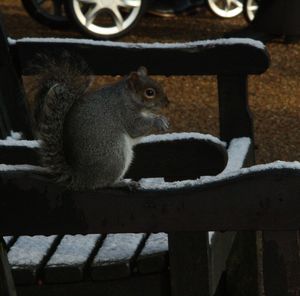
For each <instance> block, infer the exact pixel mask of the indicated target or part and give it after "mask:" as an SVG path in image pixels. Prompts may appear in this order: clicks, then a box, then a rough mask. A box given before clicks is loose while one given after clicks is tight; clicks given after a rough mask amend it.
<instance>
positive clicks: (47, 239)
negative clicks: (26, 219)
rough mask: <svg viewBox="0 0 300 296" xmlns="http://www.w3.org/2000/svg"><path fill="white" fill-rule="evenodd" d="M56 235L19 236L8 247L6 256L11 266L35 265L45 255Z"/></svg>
mask: <svg viewBox="0 0 300 296" xmlns="http://www.w3.org/2000/svg"><path fill="white" fill-rule="evenodd" d="M56 237H57V236H56V235H51V236H43V235H36V236H21V237H19V238H18V240H17V241H16V242H15V243H14V245H13V246H12V247H11V248H10V250H9V252H8V254H7V256H8V261H9V263H10V265H11V266H12V268H13V269H14V268H17V267H18V266H36V265H38V264H39V263H41V261H42V260H43V258H44V257H45V256H46V254H47V252H48V250H49V248H50V247H51V245H52V243H53V242H54V240H55V238H56Z"/></svg>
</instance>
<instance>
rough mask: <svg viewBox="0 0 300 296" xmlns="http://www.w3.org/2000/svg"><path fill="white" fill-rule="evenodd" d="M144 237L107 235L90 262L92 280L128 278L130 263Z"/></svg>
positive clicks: (141, 234) (132, 234) (138, 235)
mask: <svg viewBox="0 0 300 296" xmlns="http://www.w3.org/2000/svg"><path fill="white" fill-rule="evenodd" d="M145 237H146V234H144V233H137V234H136V233H122V234H108V235H107V237H106V239H105V240H104V242H103V245H102V247H101V248H100V249H99V251H98V253H97V254H96V256H95V258H94V260H93V262H92V265H91V275H92V278H93V279H94V280H106V279H115V278H122V277H127V276H129V275H130V274H131V262H132V260H133V258H134V257H135V255H136V254H137V252H138V250H139V248H140V246H141V244H142V242H143V240H144V239H145Z"/></svg>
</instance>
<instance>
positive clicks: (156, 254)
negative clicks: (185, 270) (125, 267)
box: [137, 232, 168, 274]
mask: <svg viewBox="0 0 300 296" xmlns="http://www.w3.org/2000/svg"><path fill="white" fill-rule="evenodd" d="M167 252H168V235H167V234H166V233H163V232H161V233H152V234H150V236H149V238H148V239H147V241H146V244H145V246H144V248H143V250H142V251H141V253H140V255H139V256H138V258H137V268H138V271H139V272H140V273H142V274H146V273H153V272H160V271H162V270H164V269H165V268H166V266H167V261H168V258H167Z"/></svg>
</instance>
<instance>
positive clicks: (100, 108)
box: [34, 61, 169, 190]
mask: <svg viewBox="0 0 300 296" xmlns="http://www.w3.org/2000/svg"><path fill="white" fill-rule="evenodd" d="M43 73H44V74H43ZM43 73H41V75H40V79H39V81H38V88H37V91H36V95H35V108H34V119H35V122H36V127H37V137H38V138H39V139H40V140H42V147H41V158H42V162H43V164H44V165H45V166H46V167H48V168H49V169H50V171H51V173H52V174H53V176H54V177H55V179H56V181H57V182H60V183H62V184H64V185H66V186H67V187H68V188H70V189H74V190H82V189H95V188H101V187H106V186H112V185H114V184H117V183H118V182H119V181H121V179H122V177H123V176H124V174H125V172H126V170H127V169H128V167H129V165H130V162H131V160H132V156H133V155H132V153H133V152H132V147H133V145H134V144H135V143H137V142H138V140H139V139H140V137H142V136H144V135H146V134H148V133H149V132H151V131H153V129H156V130H166V129H167V128H168V121H167V120H166V118H165V117H163V116H159V115H156V114H154V113H152V112H153V111H156V110H158V109H160V108H161V107H164V106H166V105H167V104H168V103H169V101H168V99H167V97H166V95H165V93H164V91H163V89H162V87H161V86H160V85H159V84H158V83H157V82H156V81H154V80H153V79H151V78H150V77H149V76H147V70H146V69H145V68H144V67H141V68H139V69H138V71H137V72H132V73H130V74H129V75H128V76H127V77H125V78H123V79H121V80H120V81H118V82H116V83H113V84H111V85H107V86H104V87H102V88H99V89H98V90H96V91H93V92H88V86H89V84H90V80H89V78H88V76H87V75H85V73H82V71H80V70H78V69H76V67H74V66H73V65H72V64H69V63H68V61H66V62H65V63H59V64H57V63H56V62H51V63H50V65H49V63H48V64H47V66H45V71H43Z"/></svg>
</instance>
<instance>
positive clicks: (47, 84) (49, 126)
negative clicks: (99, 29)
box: [33, 56, 91, 187]
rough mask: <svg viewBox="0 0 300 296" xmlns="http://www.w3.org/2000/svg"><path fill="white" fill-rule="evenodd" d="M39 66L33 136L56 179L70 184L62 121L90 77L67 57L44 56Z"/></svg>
mask: <svg viewBox="0 0 300 296" xmlns="http://www.w3.org/2000/svg"><path fill="white" fill-rule="evenodd" d="M74 65H76V66H74ZM39 69H40V71H39V72H40V73H41V74H40V75H39V78H38V79H37V80H36V83H35V84H36V86H35V95H34V100H35V103H34V110H33V117H34V118H33V120H34V123H35V128H36V131H37V137H38V138H39V139H40V140H42V145H41V160H42V163H43V165H44V166H46V167H47V168H49V169H50V171H51V173H52V174H53V176H54V177H55V179H56V181H58V182H61V183H64V184H65V185H67V186H69V187H72V183H74V181H75V180H74V178H75V176H74V174H73V173H72V170H71V168H70V166H69V164H68V163H67V160H66V157H65V153H64V142H63V130H64V121H65V117H66V115H67V114H68V112H69V110H70V108H71V107H72V105H73V104H74V102H75V101H76V100H77V99H80V98H81V97H82V96H83V95H84V94H85V93H86V91H87V88H88V87H89V85H90V83H91V78H90V76H88V75H86V74H87V67H86V66H85V65H84V64H83V62H81V63H79V62H78V60H77V61H76V63H74V59H73V58H71V57H70V56H63V57H62V58H60V59H53V60H51V59H44V63H42V65H41V66H39Z"/></svg>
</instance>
